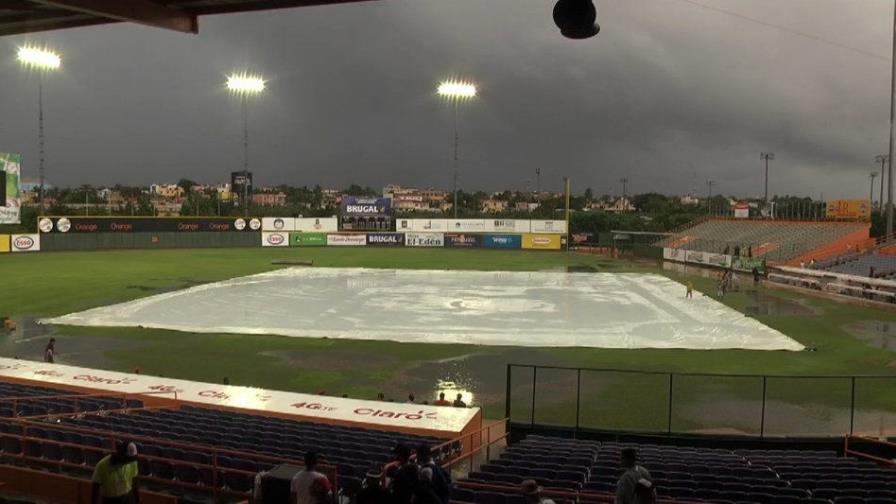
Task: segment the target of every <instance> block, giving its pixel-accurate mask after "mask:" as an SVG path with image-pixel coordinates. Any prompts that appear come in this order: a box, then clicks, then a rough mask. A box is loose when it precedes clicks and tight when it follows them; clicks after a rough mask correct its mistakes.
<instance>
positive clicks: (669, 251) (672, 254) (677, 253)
mask: <svg viewBox="0 0 896 504" xmlns="http://www.w3.org/2000/svg"><path fill="white" fill-rule="evenodd" d="M684 252H685V251H684V250H681V249H677V248H670V247H664V248H663V259H665V260H667V261H678V262H685V253H684Z"/></svg>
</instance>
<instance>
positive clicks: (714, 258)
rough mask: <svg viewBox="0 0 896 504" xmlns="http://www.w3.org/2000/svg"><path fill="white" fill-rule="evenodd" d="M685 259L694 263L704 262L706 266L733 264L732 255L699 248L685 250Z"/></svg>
mask: <svg viewBox="0 0 896 504" xmlns="http://www.w3.org/2000/svg"><path fill="white" fill-rule="evenodd" d="M685 261H687V262H689V263H693V264H704V265H706V266H718V267H721V268H728V267H730V266H731V256H730V255H725V254H715V253H712V252H700V251H699V250H688V251H687V252H685Z"/></svg>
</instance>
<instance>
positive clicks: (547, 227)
mask: <svg viewBox="0 0 896 504" xmlns="http://www.w3.org/2000/svg"><path fill="white" fill-rule="evenodd" d="M529 224H530V226H531V228H532V229H531V231H532V232H533V233H558V234H566V221H565V220H534V221H530V222H529Z"/></svg>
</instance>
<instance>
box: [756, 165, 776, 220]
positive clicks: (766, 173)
mask: <svg viewBox="0 0 896 504" xmlns="http://www.w3.org/2000/svg"><path fill="white" fill-rule="evenodd" d="M759 159H761V160H763V161H765V196H763V197H762V201H763V203H765V206H766V207H768V161H769V160H770V159H775V153H774V152H760V153H759Z"/></svg>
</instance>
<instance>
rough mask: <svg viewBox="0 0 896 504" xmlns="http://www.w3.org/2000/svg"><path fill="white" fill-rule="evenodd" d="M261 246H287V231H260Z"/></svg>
mask: <svg viewBox="0 0 896 504" xmlns="http://www.w3.org/2000/svg"><path fill="white" fill-rule="evenodd" d="M261 246H262V247H288V246H289V233H275V232H269V231H264V232H262V233H261Z"/></svg>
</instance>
